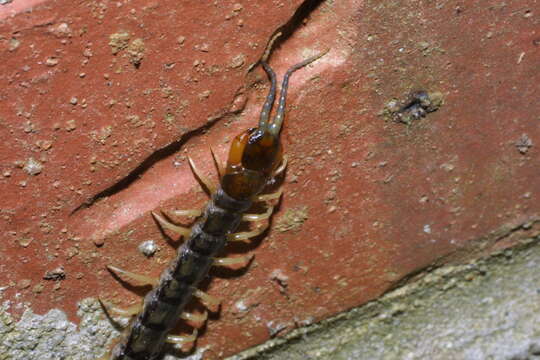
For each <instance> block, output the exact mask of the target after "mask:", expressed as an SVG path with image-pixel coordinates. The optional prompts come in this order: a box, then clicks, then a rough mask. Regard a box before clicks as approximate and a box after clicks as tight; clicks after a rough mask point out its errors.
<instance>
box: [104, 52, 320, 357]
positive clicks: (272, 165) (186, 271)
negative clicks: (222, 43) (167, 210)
mask: <svg viewBox="0 0 540 360" xmlns="http://www.w3.org/2000/svg"><path fill="white" fill-rule="evenodd" d="M325 53H326V52H323V53H321V54H319V55H316V56H313V57H311V58H309V59H307V60H304V61H302V62H300V63H298V64H296V65H294V66H292V67H291V68H289V70H287V72H286V73H285V75H284V78H283V83H282V86H281V92H280V97H279V102H278V108H277V111H276V115H275V117H274V118H273V120H272V121H269V118H270V113H271V110H272V107H273V104H274V100H275V96H276V75H275V73H274V71H273V70H272V69H271V68H270V66H269V65H268V64H267V63H266V59H264V58H263V60H261V64H262V66H263V68H264V70H265V71H266V73H267V75H268V77H269V78H270V82H271V85H270V91H269V93H268V95H267V97H266V101H265V103H264V105H263V107H262V110H261V113H260V120H259V124H258V127H256V128H250V129H247V130H245V131H244V132H242V133H240V134H239V135H238V136H236V137H235V138H234V140H233V142H232V145H231V147H230V150H229V156H228V159H227V163H226V167H225V169H222V168H221V166H220V165H219V164H218V162H217V161H216V158H215V156H214V154H213V153H212V156H214V162H215V165H216V168H217V171H218V175H219V179H220V182H219V186H217V187H216V186H214V185H213V184H212V183H211V182H210V181H209V180H208V179H207V178H206V177H205V176H203V175H202V174H201V173H200V172H199V171H198V170H197V168H196V167H195V165H194V163H193V162H192V161H191V159H189V163H190V166H191V170H192V171H193V173H194V175H195V176H196V177H197V178H199V179H200V181H201V182H202V183H203V184H204V185H205V186H206V187H207V189H209V190H210V192H211V199H210V201H209V202H208V204H207V205H206V207H205V208H204V210H202V211H199V210H177V211H175V212H173V214H174V215H178V216H184V215H186V216H199V219H198V220H197V221H196V222H195V223H194V225H193V226H192V227H191V228H186V227H182V226H179V225H176V224H173V223H171V222H169V221H168V220H166V219H165V218H164V217H162V216H161V215H159V214H157V213H152V215H153V216H154V218H155V219H156V221H157V222H158V223H159V224H160V226H161V227H162V228H165V229H168V230H170V231H172V232H175V233H178V234H180V235H182V236H183V237H184V238H185V239H186V241H185V242H184V243H183V244H182V245H181V246H180V247H179V249H178V251H177V255H176V258H175V259H173V260H172V261H171V262H170V264H169V266H168V267H167V268H166V269H165V270H164V271H163V272H162V274H161V276H160V278H159V279H154V278H150V277H148V276H144V275H138V274H134V273H131V272H129V271H126V270H122V269H119V268H117V267H114V266H108V269H109V270H110V271H112V272H114V273H116V274H118V275H121V276H123V277H128V278H131V279H133V280H135V281H137V282H138V283H143V284H148V285H152V286H153V289H152V290H151V291H150V292H149V293H148V294H147V295H146V296H145V298H144V301H143V302H142V304H140V305H137V306H134V307H131V308H129V309H120V308H116V307H114V306H112V305H111V304H109V303H108V302H106V301H103V300H100V302H101V303H102V305H103V307H104V308H105V309H106V310H107V312H108V313H111V312H112V313H116V314H119V315H124V316H131V317H132V319H131V321H130V324H129V326H128V327H127V329H126V331H125V332H124V336H123V338H122V340H121V341H120V342H119V343H118V344H117V345H116V346H115V347H114V348H113V350H112V352H111V353H110V354H109V357H107V356H108V355H105V356H104V357H103V359H106V358H108V359H110V360H154V359H158V358H159V357H160V356H161V355H162V354H163V350H164V345H165V343H167V342H169V343H175V344H186V343H193V342H195V340H196V338H197V329H196V327H195V329H194V331H193V333H192V334H191V335H186V336H172V335H169V333H170V332H171V330H172V329H173V328H174V327H175V325H176V323H177V321H178V319H180V318H181V319H184V320H188V321H190V322H191V323H195V324H201V325H202V324H204V322H205V321H206V312H205V313H204V314H202V315H194V314H190V313H186V312H185V311H184V309H185V307H186V305H187V304H188V302H189V301H190V300H191V298H192V297H193V296H194V297H196V298H198V299H199V300H201V302H202V303H203V305H205V306H206V307H208V308H212V307H215V306H216V305H218V304H219V301H218V300H216V299H214V298H213V297H211V296H209V295H207V294H205V293H203V292H202V291H201V290H198V289H197V287H198V285H199V283H200V282H201V281H202V280H203V279H204V278H205V277H206V276H207V274H208V271H209V269H210V267H211V266H212V265H218V266H219V265H225V266H228V265H243V266H245V265H247V264H249V262H250V260H251V256H241V257H233V258H217V257H216V256H217V255H218V254H219V253H220V252H221V251H222V250H223V248H224V246H225V245H226V244H227V242H229V241H246V240H247V239H249V238H252V237H255V236H257V235H260V234H261V233H262V232H263V231H264V230H265V229H266V228H267V226H268V225H267V223H266V222H265V224H264V225H259V226H258V227H256V228H255V229H254V230H252V231H247V232H236V231H237V229H238V226H239V225H240V223H241V222H242V221H249V222H252V221H263V220H266V219H268V218H269V217H270V216H271V214H272V212H273V206H272V205H270V203H267V211H266V212H265V213H262V214H249V213H246V211H247V210H249V209H250V207H251V206H252V204H254V203H255V202H268V201H272V200H275V199H278V198H279V197H280V196H281V190H278V191H276V192H274V193H269V194H262V192H263V191H264V189H265V187H266V186H267V185H268V184H270V183H271V182H272V181H273V179H274V177H275V176H277V175H279V174H280V173H282V172H283V171H284V169H285V167H286V165H287V161H286V157H285V156H284V155H283V151H282V146H281V141H280V131H281V127H282V124H283V120H284V115H285V101H286V97H287V88H288V84H289V77H290V76H291V74H292V73H293V72H294V71H296V70H298V69H300V68H302V67H304V66H306V65H308V64H310V63H312V62H313V61H315V60H317V59H319V58H320V57H321V56H323V55H324V54H325Z"/></svg>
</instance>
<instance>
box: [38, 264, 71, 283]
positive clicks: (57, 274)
mask: <svg viewBox="0 0 540 360" xmlns="http://www.w3.org/2000/svg"><path fill="white" fill-rule="evenodd" d="M65 278H66V272H65V270H64V267H63V266H59V267H57V268H56V269H53V270H49V271H47V272H46V273H45V275H44V276H43V279H44V280H54V281H58V280H64V279H65Z"/></svg>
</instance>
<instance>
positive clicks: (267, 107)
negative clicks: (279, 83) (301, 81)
mask: <svg viewBox="0 0 540 360" xmlns="http://www.w3.org/2000/svg"><path fill="white" fill-rule="evenodd" d="M261 64H262V66H263V68H264V71H266V74H268V77H269V78H270V82H271V85H270V92H269V93H268V96H266V101H265V102H264V105H263V108H262V111H261V117H260V120H259V129H260V130H263V131H264V130H266V128H267V126H268V118H269V117H270V111H272V106H273V105H274V99H275V98H276V73H275V72H274V70H272V68H271V67H270V66H269V65H268V64H267V63H266V61H265V60H261Z"/></svg>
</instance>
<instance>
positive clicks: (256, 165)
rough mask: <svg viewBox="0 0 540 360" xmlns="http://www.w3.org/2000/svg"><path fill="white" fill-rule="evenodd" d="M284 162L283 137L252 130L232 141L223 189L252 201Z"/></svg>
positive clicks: (234, 196)
mask: <svg viewBox="0 0 540 360" xmlns="http://www.w3.org/2000/svg"><path fill="white" fill-rule="evenodd" d="M281 160H282V149H281V142H280V140H279V134H277V136H276V135H274V134H272V133H270V132H269V131H266V130H261V129H260V128H252V129H248V130H246V131H244V132H243V133H241V134H240V135H238V136H236V137H235V138H234V140H233V142H232V145H231V149H230V151H229V158H228V160H227V169H226V170H225V174H224V175H223V178H222V179H221V186H222V188H223V190H224V191H225V192H226V193H227V194H228V195H229V196H231V197H233V198H235V199H239V200H240V199H249V198H251V197H252V196H254V195H257V194H258V193H260V192H261V191H262V190H263V188H264V186H265V185H266V184H267V182H268V181H269V180H270V179H271V178H272V175H273V173H274V171H275V170H276V168H277V167H278V166H279V164H280V163H281Z"/></svg>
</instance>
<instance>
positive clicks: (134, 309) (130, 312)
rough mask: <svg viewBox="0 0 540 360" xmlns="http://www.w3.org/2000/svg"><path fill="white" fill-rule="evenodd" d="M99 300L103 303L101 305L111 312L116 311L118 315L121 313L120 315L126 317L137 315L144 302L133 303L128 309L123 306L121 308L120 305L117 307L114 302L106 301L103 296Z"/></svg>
mask: <svg viewBox="0 0 540 360" xmlns="http://www.w3.org/2000/svg"><path fill="white" fill-rule="evenodd" d="M98 301H99V303H100V304H101V306H103V307H104V308H105V310H106V311H107V312H108V313H109V314H110V313H114V314H116V315H120V316H124V317H132V316H135V315H137V314H138V313H139V312H140V311H141V309H142V303H140V304H135V305H132V306H130V307H128V308H126V309H122V308H119V307H116V306H114V305H113V304H112V303H110V302H108V301H106V300H103V299H101V298H98Z"/></svg>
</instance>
